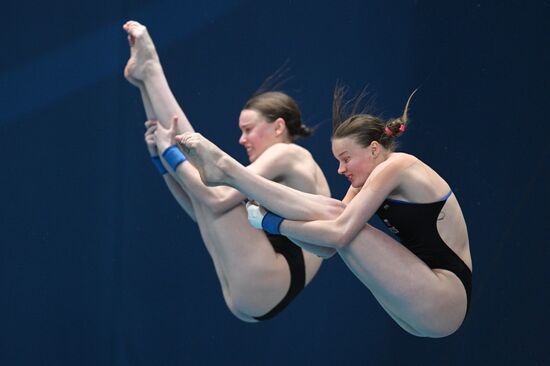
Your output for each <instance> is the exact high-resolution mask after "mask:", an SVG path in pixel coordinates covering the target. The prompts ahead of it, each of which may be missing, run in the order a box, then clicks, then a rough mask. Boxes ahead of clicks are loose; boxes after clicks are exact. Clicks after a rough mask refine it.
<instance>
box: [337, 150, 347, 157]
mask: <svg viewBox="0 0 550 366" xmlns="http://www.w3.org/2000/svg"><path fill="white" fill-rule="evenodd" d="M344 154H349V152H348V151H347V150H344V151H342V152H341V153H340V154H338V157H340V156H342V155H344Z"/></svg>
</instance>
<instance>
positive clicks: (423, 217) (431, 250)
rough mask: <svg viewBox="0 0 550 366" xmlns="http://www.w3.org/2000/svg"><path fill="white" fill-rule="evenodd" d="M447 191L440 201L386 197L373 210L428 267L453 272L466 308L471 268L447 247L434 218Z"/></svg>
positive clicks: (470, 287) (468, 297)
mask: <svg viewBox="0 0 550 366" xmlns="http://www.w3.org/2000/svg"><path fill="white" fill-rule="evenodd" d="M451 193H452V192H449V194H447V196H445V197H444V198H443V199H442V200H441V201H437V202H433V203H412V202H404V201H397V200H391V199H386V200H385V201H384V202H383V203H382V205H381V206H380V207H379V208H378V210H377V211H376V214H377V215H378V216H379V217H380V218H381V219H382V221H384V224H386V226H387V227H388V228H389V229H390V230H391V231H392V232H393V233H395V234H396V235H397V236H398V237H399V238H400V240H401V244H403V245H404V246H405V247H406V248H407V249H409V250H410V251H411V252H412V253H413V254H415V255H416V256H417V257H418V258H420V259H421V260H423V261H424V262H425V263H426V264H427V265H428V267H430V268H440V269H446V270H449V271H451V272H453V273H454V274H455V275H456V276H457V277H458V278H459V279H460V281H462V284H463V285H464V289H465V290H466V298H467V302H468V309H469V307H470V294H471V290H472V271H471V270H470V268H468V266H467V265H466V263H464V261H463V260H462V259H461V258H460V257H459V256H458V255H457V254H456V253H455V252H454V251H453V250H452V249H451V248H449V246H448V245H447V244H445V242H444V241H443V239H441V237H440V236H439V232H438V231H437V220H438V218H439V215H440V214H441V209H442V208H443V205H445V202H447V198H448V197H449V196H450V195H451Z"/></svg>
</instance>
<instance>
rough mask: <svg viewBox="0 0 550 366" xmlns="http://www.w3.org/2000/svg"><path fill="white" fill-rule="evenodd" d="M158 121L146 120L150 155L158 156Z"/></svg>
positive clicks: (146, 140) (146, 137)
mask: <svg viewBox="0 0 550 366" xmlns="http://www.w3.org/2000/svg"><path fill="white" fill-rule="evenodd" d="M157 124H158V121H146V122H145V129H146V131H145V135H144V137H145V144H146V145H147V151H149V155H150V156H158V155H159V153H158V151H157V143H156V142H155V131H156V130H157Z"/></svg>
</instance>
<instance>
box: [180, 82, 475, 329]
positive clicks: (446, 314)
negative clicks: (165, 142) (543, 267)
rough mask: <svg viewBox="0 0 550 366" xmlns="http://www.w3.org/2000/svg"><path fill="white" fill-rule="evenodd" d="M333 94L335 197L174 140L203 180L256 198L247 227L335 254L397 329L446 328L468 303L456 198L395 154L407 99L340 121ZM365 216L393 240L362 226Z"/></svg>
mask: <svg viewBox="0 0 550 366" xmlns="http://www.w3.org/2000/svg"><path fill="white" fill-rule="evenodd" d="M343 94H344V93H343V91H342V89H341V88H337V89H336V91H335V96H334V105H333V114H334V116H333V120H334V128H333V134H332V139H331V140H332V152H333V154H334V157H335V158H336V159H337V160H338V163H339V166H338V173H339V174H341V175H344V176H345V177H346V178H347V179H348V180H349V182H350V187H349V189H348V191H347V194H346V195H345V197H344V198H343V199H342V201H338V200H335V199H327V198H326V197H321V196H317V195H315V194H306V193H303V192H299V191H297V190H294V189H292V188H289V187H285V186H282V185H280V184H277V183H275V182H271V181H268V180H266V179H263V178H262V177H260V176H258V175H254V174H251V172H250V171H249V169H246V168H244V167H243V166H242V165H241V164H239V163H238V162H237V161H235V160H234V159H233V158H231V157H230V156H229V155H227V154H226V153H224V152H223V151H221V150H220V149H219V148H218V147H217V146H215V145H214V144H213V143H212V142H210V141H209V140H207V139H206V138H204V137H203V136H201V135H200V134H197V133H184V134H182V135H179V136H176V141H177V143H178V144H180V146H181V148H182V150H183V152H184V153H185V155H186V156H187V157H188V158H189V160H190V161H191V163H192V164H193V165H194V166H195V167H197V169H198V170H199V173H200V175H201V178H202V179H203V181H204V182H205V183H206V184H208V185H210V186H216V185H227V186H231V187H234V188H236V189H238V190H239V191H240V192H242V193H243V194H244V195H246V196H247V197H249V198H250V199H251V200H254V201H256V202H258V203H259V204H261V207H262V208H259V207H258V206H250V207H249V216H250V222H251V223H252V225H253V226H256V227H263V228H265V229H266V230H268V231H269V232H272V233H277V234H282V235H285V236H288V237H292V238H295V239H296V240H297V242H300V241H302V242H306V243H312V244H315V245H316V246H319V247H325V248H327V249H330V250H334V251H336V252H337V253H338V254H339V255H340V257H341V258H342V259H343V260H344V262H345V263H346V264H347V266H348V267H349V269H350V270H351V271H352V272H353V273H354V274H355V275H356V276H357V278H359V280H361V282H362V283H363V284H364V285H365V286H366V287H367V288H368V289H369V290H370V291H371V293H372V294H373V295H374V297H375V298H376V299H377V300H378V302H379V303H380V305H381V306H382V307H383V308H384V310H386V312H387V313H388V314H389V315H390V316H391V317H392V318H393V319H394V320H395V321H396V323H397V324H399V325H400V326H401V327H402V328H403V329H404V330H406V331H407V332H409V333H411V334H413V335H416V336H420V337H444V336H447V335H450V334H452V333H453V332H455V331H456V330H457V329H458V328H459V327H460V325H461V324H462V322H463V320H464V317H465V315H466V312H467V310H468V307H469V301H470V292H471V277H472V271H471V269H472V260H471V257H470V249H469V241H468V232H467V229H466V223H465V220H464V217H463V214H462V211H461V209H460V205H459V203H458V200H457V197H456V195H455V194H454V193H453V191H452V190H451V187H450V186H449V184H447V182H446V181H445V180H444V179H443V178H442V177H441V176H439V175H438V174H437V172H435V171H434V170H433V169H432V168H431V167H430V166H429V165H427V164H426V163H424V162H423V161H421V160H420V159H418V158H417V157H415V156H413V155H410V154H406V153H402V152H396V151H395V146H396V141H395V140H396V139H397V138H398V137H399V136H400V135H402V134H403V133H404V132H405V129H406V126H407V122H408V118H407V110H408V105H409V102H410V98H409V100H408V101H407V104H406V107H405V112H404V113H403V115H402V116H401V117H399V118H394V119H390V120H388V121H385V120H383V119H381V118H379V117H376V116H373V115H370V114H365V113H361V114H355V113H354V114H352V115H351V116H349V117H347V118H346V116H343V115H342V114H343V112H342V110H343V108H342V105H343V103H342V99H343ZM411 97H412V95H411ZM320 202H322V203H323V207H320V206H319V203H320ZM263 208H265V209H266V210H268V211H267V212H266V211H265V210H264V209H263ZM327 213H330V215H331V217H330V218H329V219H326V218H325V217H326V215H327ZM374 214H377V215H378V216H379V217H380V218H382V220H383V221H384V223H385V224H386V226H387V227H388V229H389V231H392V232H393V233H395V234H396V235H397V237H398V240H396V239H395V238H394V237H393V236H392V235H390V234H389V233H385V232H383V231H380V230H378V229H376V228H375V227H373V226H371V225H370V224H369V223H368V221H369V220H370V219H371V217H372V216H373V215H374Z"/></svg>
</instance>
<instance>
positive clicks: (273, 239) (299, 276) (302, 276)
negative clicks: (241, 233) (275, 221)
mask: <svg viewBox="0 0 550 366" xmlns="http://www.w3.org/2000/svg"><path fill="white" fill-rule="evenodd" d="M265 235H267V238H268V239H269V242H270V243H271V245H272V246H273V249H274V250H275V252H277V253H279V254H282V255H283V256H284V257H285V259H286V261H287V262H288V267H289V269H290V287H289V288H288V291H287V293H286V295H285V297H284V298H283V299H282V300H281V302H279V303H278V304H277V305H275V307H274V308H273V309H271V310H270V311H269V312H268V313H267V314H264V315H262V316H257V317H254V319H256V320H267V319H271V318H273V317H274V316H275V315H277V314H278V313H279V312H281V311H282V310H283V309H284V308H285V307H286V306H287V305H288V304H290V302H291V301H292V300H293V299H294V298H295V297H296V296H297V295H298V294H299V293H300V291H302V289H303V288H304V287H305V285H306V264H305V261H304V253H303V252H302V248H300V247H299V246H297V245H296V244H294V243H293V242H291V241H290V239H288V238H287V237H286V236H282V235H272V234H269V233H265Z"/></svg>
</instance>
